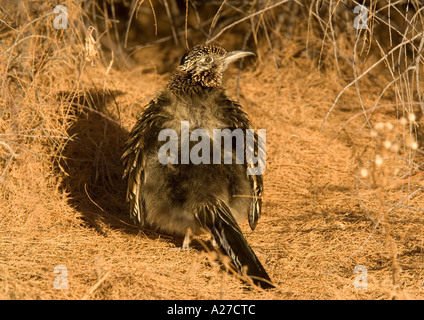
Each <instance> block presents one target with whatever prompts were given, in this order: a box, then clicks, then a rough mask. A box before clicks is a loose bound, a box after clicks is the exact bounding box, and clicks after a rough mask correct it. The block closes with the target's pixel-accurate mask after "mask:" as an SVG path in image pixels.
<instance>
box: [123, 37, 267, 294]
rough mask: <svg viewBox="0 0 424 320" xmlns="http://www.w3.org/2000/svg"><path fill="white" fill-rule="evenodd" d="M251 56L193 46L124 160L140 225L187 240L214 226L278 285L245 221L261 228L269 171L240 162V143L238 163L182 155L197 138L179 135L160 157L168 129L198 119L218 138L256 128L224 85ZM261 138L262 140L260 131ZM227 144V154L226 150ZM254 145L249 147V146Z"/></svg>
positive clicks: (226, 249) (236, 257)
mask: <svg viewBox="0 0 424 320" xmlns="http://www.w3.org/2000/svg"><path fill="white" fill-rule="evenodd" d="M249 55H254V54H253V53H252V52H250V51H232V52H227V51H226V50H224V49H223V48H221V47H218V46H215V45H200V46H196V47H194V48H193V49H191V50H190V51H189V52H187V53H186V54H185V55H184V56H183V58H182V59H181V63H180V65H179V66H178V67H177V68H176V70H175V71H174V73H173V74H172V77H171V80H170V81H169V83H168V85H167V87H166V88H165V90H163V91H161V92H159V93H158V94H157V95H156V97H155V98H154V99H153V100H152V101H151V102H150V103H149V104H148V105H147V106H146V107H145V109H144V110H143V111H142V112H141V114H140V116H139V117H138V121H137V122H136V124H135V126H134V128H133V129H132V131H131V133H130V136H129V138H128V140H127V141H126V143H125V145H124V153H123V156H122V162H123V164H124V178H127V179H128V189H127V200H128V201H129V202H130V214H131V216H132V217H133V218H134V220H135V223H136V224H139V225H140V226H141V227H144V226H145V225H147V226H149V227H150V228H154V229H157V230H160V231H161V232H165V233H168V234H175V235H179V236H186V237H185V241H184V244H183V247H184V246H185V245H186V244H187V243H186V240H187V234H188V232H189V231H190V232H191V233H192V234H194V235H199V234H202V233H204V232H208V233H209V234H210V235H211V236H212V239H213V240H214V242H215V244H216V245H217V246H218V248H219V249H220V250H221V252H223V253H225V254H226V255H228V256H229V257H230V259H231V262H232V265H233V267H235V270H237V271H238V273H240V274H241V275H247V276H249V277H250V278H251V279H252V280H253V282H254V283H255V284H256V285H259V286H261V287H262V288H272V287H273V285H272V284H271V280H270V278H269V276H268V274H267V273H266V271H265V269H264V267H263V266H262V264H261V262H260V261H259V259H258V258H257V257H256V255H255V253H254V252H253V250H252V248H251V247H250V246H249V244H248V243H247V241H246V239H245V237H244V236H243V234H242V231H241V229H240V227H239V225H238V222H241V221H246V220H248V221H249V224H250V227H251V229H252V230H254V229H255V227H256V224H257V222H258V219H259V216H260V213H261V204H262V199H261V196H262V190H263V183H262V176H261V175H260V174H259V175H258V174H257V175H255V174H248V169H249V166H250V167H251V165H250V164H248V163H246V161H245V162H244V163H240V161H237V159H236V156H235V154H236V152H235V150H234V149H233V150H232V151H230V154H232V155H231V156H230V158H231V157H232V158H233V159H232V160H233V161H232V163H231V164H229V163H228V161H227V162H225V161H224V163H221V162H219V163H216V161H212V160H211V161H210V162H208V161H202V162H200V163H193V161H191V162H190V161H188V162H184V161H179V156H181V158H182V157H183V151H182V149H184V147H187V148H191V147H193V146H194V145H195V142H196V139H192V137H190V139H189V141H188V142H184V141H183V139H182V138H181V141H180V140H179V139H177V140H176V141H177V142H176V143H177V145H178V148H179V149H178V150H181V153H179V152H178V151H177V153H176V154H174V155H173V157H172V155H170V152H169V151H170V150H168V152H167V154H166V155H167V156H169V157H168V158H167V159H168V162H165V163H164V162H163V161H161V159H160V158H161V157H160V156H158V154H159V153H160V152H161V148H162V147H163V145H164V143H165V142H164V141H165V140H164V139H161V133H163V132H167V131H166V130H171V131H173V132H177V133H179V134H181V136H182V134H183V126H182V124H183V123H185V124H188V125H189V126H190V129H189V130H190V132H191V133H193V132H194V130H195V129H200V128H201V129H203V130H206V132H208V133H210V137H212V132H213V131H214V130H215V129H221V130H225V129H229V130H235V129H241V130H242V131H243V132H246V131H248V129H251V128H252V125H251V123H250V121H249V119H248V117H247V114H246V113H245V112H244V111H243V110H242V107H241V106H240V105H239V104H238V103H237V102H235V101H232V100H231V99H230V98H228V96H227V95H226V94H225V90H224V89H223V86H222V78H223V73H224V71H225V70H226V69H227V67H228V65H229V64H230V63H232V62H234V61H236V60H238V59H241V58H243V57H246V56H249ZM164 130H165V131H164ZM229 130H228V131H229ZM252 131H253V130H252ZM233 132H234V131H233ZM198 138H199V137H198ZM233 138H234V137H231V139H232V140H231V142H230V144H232V145H234V139H233ZM208 139H209V138H208ZM170 140H172V139H170ZM193 140H194V141H193ZM209 140H210V141H209V142H211V141H212V140H213V139H212V138H210V139H209ZM254 140H255V145H256V147H257V145H258V135H257V134H256V133H255V134H254ZM174 142H175V139H174ZM246 145H247V143H246ZM255 150H256V149H255ZM216 151H217V150H216V148H215V149H214V150H213V152H212V151H209V152H210V154H206V155H210V156H211V158H212V156H215V154H216ZM219 151H224V157H225V150H223V149H222V150H219ZM247 151H248V150H247V146H244V149H243V152H244V153H245V154H246V153H247ZM202 152H207V151H204V150H202ZM192 153H193V150H192V152H191V153H190V155H192ZM214 153H215V154H214ZM218 154H219V155H220V156H221V155H222V153H221V152H219V153H218ZM227 154H228V153H227ZM255 155H257V151H255ZM162 158H163V157H162ZM162 160H163V159H162ZM181 160H182V159H181ZM214 160H216V159H215V158H214Z"/></svg>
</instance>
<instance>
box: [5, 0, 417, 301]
mask: <svg viewBox="0 0 424 320" xmlns="http://www.w3.org/2000/svg"><path fill="white" fill-rule="evenodd" d="M127 2H131V1H127ZM127 2H125V1H107V0H103V1H102V0H98V1H94V0H86V1H71V0H66V1H65V0H64V1H57V3H54V4H53V5H52V4H51V3H50V2H46V3H44V2H41V1H25V0H21V1H18V2H17V3H18V5H16V3H15V2H13V3H12V2H8V1H1V2H0V86H1V87H0V156H1V158H0V203H1V205H0V298H2V299H83V298H84V299H397V298H398V299H421V298H423V296H424V294H423V292H424V192H423V188H424V174H423V165H424V157H423V154H424V152H423V143H424V141H423V136H424V134H423V131H422V130H423V129H422V128H423V126H424V120H423V118H422V115H423V101H422V98H423V81H422V80H423V78H422V74H423V71H424V70H423V62H424V61H423V57H422V50H423V47H424V37H423V34H422V30H423V27H422V26H423V18H424V17H423V13H422V10H421V9H422V5H421V4H420V2H419V1H415V0H411V1H409V2H407V1H405V2H401V1H400V2H398V3H396V4H390V3H388V2H386V1H377V2H372V6H371V7H369V3H365V5H366V6H367V8H368V10H369V11H367V13H368V15H367V19H366V20H364V21H365V22H366V23H367V24H366V26H365V28H364V29H361V28H359V29H358V28H355V26H356V27H358V25H357V24H356V23H359V22H360V23H364V21H358V20H356V18H357V17H358V15H359V14H361V13H360V12H359V11H356V12H355V11H354V7H355V6H356V5H358V4H359V3H357V2H355V1H333V0H327V1H315V0H312V1H300V2H295V1H231V0H228V1H222V0H221V1H210V2H208V5H204V4H203V2H198V1H191V0H190V1H173V0H162V1H153V0H151V1H133V3H132V4H130V3H127ZM187 3H188V6H186V4H187ZM408 3H409V4H408ZM56 5H64V6H66V8H67V16H66V18H67V19H65V21H64V20H63V19H62V20H60V19H58V16H59V15H61V14H63V11H57V12H55V11H54V9H53V8H55V6H56ZM420 8H421V9H420ZM358 12H359V13H358ZM64 22H66V23H67V25H66V26H67V29H58V28H60V25H61V23H64ZM207 41H211V42H214V43H218V44H220V45H222V46H224V47H225V48H227V49H228V50H236V49H242V48H246V49H250V50H253V51H255V52H256V57H255V58H249V59H245V61H244V62H243V65H242V66H241V65H238V64H236V65H234V66H232V67H231V68H230V69H229V70H228V72H227V74H226V77H225V83H226V86H227V88H228V93H229V94H230V95H231V96H232V97H233V98H234V99H238V100H239V101H240V103H241V104H242V105H243V106H244V108H245V110H246V111H247V112H248V113H249V115H250V117H251V120H252V122H253V123H254V125H255V128H257V129H266V151H267V161H266V172H265V175H264V183H265V195H264V206H263V215H262V217H261V219H260V221H259V224H258V226H257V228H256V230H255V231H253V232H252V231H250V229H249V228H248V226H247V225H243V226H242V229H243V231H244V232H245V235H246V238H247V240H248V242H249V243H250V244H251V246H252V248H253V249H254V251H255V252H256V253H257V255H258V257H259V259H260V260H261V261H262V262H263V264H264V266H265V268H266V269H267V271H268V273H269V274H270V276H271V278H272V279H273V281H274V283H275V284H276V289H273V290H268V291H263V290H261V289H259V288H252V287H250V288H249V287H246V286H245V285H243V284H242V282H240V281H239V280H238V279H237V278H235V277H234V276H232V275H231V274H229V273H226V272H225V271H224V270H223V268H222V267H221V265H220V264H219V263H216V262H213V259H212V258H213V255H212V253H206V252H204V251H203V250H202V246H201V245H200V243H198V242H196V241H195V242H194V243H193V248H192V249H191V250H189V251H182V250H181V249H180V247H181V239H178V238H174V237H171V236H168V235H163V234H159V233H156V232H153V231H151V230H139V229H138V228H137V227H135V226H134V225H133V224H132V221H131V219H130V217H129V206H128V204H127V202H126V201H125V188H126V185H125V181H123V180H122V179H121V176H122V171H123V168H122V165H121V162H120V157H121V153H122V144H123V142H124V141H125V139H126V138H127V136H128V133H129V130H131V128H132V126H133V125H134V123H135V121H136V117H137V114H138V113H139V112H140V111H141V110H143V106H144V105H145V104H146V103H147V102H148V101H149V100H150V99H151V98H152V97H153V96H154V94H155V93H156V92H157V91H158V90H160V89H162V88H163V87H164V86H165V85H166V83H167V81H168V79H169V76H170V73H171V72H172V70H173V68H175V66H176V65H178V63H179V59H180V57H181V55H182V54H183V53H184V51H185V49H186V47H187V46H192V45H195V44H197V43H204V42H207ZM361 266H362V267H361ZM65 285H66V287H65Z"/></svg>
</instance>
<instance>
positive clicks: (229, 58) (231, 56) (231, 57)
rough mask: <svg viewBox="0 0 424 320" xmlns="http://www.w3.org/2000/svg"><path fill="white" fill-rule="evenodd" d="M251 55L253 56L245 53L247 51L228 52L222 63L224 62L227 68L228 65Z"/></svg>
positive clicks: (249, 52) (248, 52)
mask: <svg viewBox="0 0 424 320" xmlns="http://www.w3.org/2000/svg"><path fill="white" fill-rule="evenodd" d="M252 55H253V56H254V55H255V54H254V53H253V52H252V51H247V50H236V51H230V52H228V53H227V55H226V56H225V58H224V61H225V64H226V65H227V66H228V65H229V64H230V63H233V62H234V61H236V60H239V59H241V58H244V57H247V56H252Z"/></svg>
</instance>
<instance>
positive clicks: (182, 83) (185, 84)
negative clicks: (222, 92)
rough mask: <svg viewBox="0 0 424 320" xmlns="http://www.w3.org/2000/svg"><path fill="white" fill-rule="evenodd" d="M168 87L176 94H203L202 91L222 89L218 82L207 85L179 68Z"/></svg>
mask: <svg viewBox="0 0 424 320" xmlns="http://www.w3.org/2000/svg"><path fill="white" fill-rule="evenodd" d="M167 88H168V89H169V90H171V91H172V92H173V93H175V94H201V93H202V92H206V91H210V90H214V89H221V85H220V84H218V83H217V84H215V85H214V86H205V85H204V84H203V83H202V82H199V81H196V80H195V79H193V77H192V76H191V75H190V74H189V73H187V72H185V71H183V70H178V69H177V70H175V71H174V73H173V74H172V76H171V80H170V81H169V82H168V86H167Z"/></svg>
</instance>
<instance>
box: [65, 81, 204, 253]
mask: <svg viewBox="0 0 424 320" xmlns="http://www.w3.org/2000/svg"><path fill="white" fill-rule="evenodd" d="M122 94H123V92H121V91H103V90H98V89H92V90H88V91H84V92H83V93H76V92H71V91H69V92H60V94H59V97H58V99H59V100H60V101H61V102H62V103H64V104H65V105H67V106H69V107H68V108H67V109H66V116H65V117H64V120H63V121H66V122H67V127H68V129H67V132H68V135H69V136H70V137H72V138H71V139H70V140H69V141H68V142H67V143H66V145H65V146H64V147H63V149H62V150H61V152H60V154H61V157H60V161H59V162H58V167H59V169H60V170H61V171H62V172H63V176H64V179H63V180H62V184H61V187H62V188H63V189H64V190H65V191H66V193H67V194H68V199H69V203H70V205H71V206H72V207H73V208H75V209H76V210H77V211H78V212H79V213H80V214H81V218H82V220H83V221H84V222H85V223H86V224H87V225H88V226H90V227H92V228H94V229H95V230H96V231H97V232H99V233H100V234H102V235H105V236H107V234H108V231H109V230H111V229H115V230H119V231H120V232H125V233H127V234H132V235H137V234H139V233H142V234H143V235H145V236H147V237H148V238H150V239H158V238H161V239H164V240H166V241H169V242H171V243H173V244H174V245H175V246H177V247H181V245H182V243H183V239H182V238H180V237H175V236H170V235H165V234H161V233H159V232H156V231H155V230H151V229H146V228H145V229H143V230H141V229H140V228H139V227H138V226H136V225H135V224H134V223H133V220H132V219H131V218H130V215H129V204H128V203H127V201H126V181H125V180H123V179H122V174H123V166H122V163H121V160H120V158H121V155H122V146H123V144H124V142H125V140H126V139H127V137H128V134H129V132H128V131H127V130H126V129H125V128H124V127H123V126H122V125H121V121H120V111H119V110H120V106H119V104H118V103H117V102H116V98H117V97H118V96H120V95H122ZM192 247H194V248H196V249H199V250H200V249H201V246H200V245H196V244H194V246H192Z"/></svg>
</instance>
